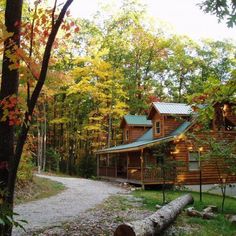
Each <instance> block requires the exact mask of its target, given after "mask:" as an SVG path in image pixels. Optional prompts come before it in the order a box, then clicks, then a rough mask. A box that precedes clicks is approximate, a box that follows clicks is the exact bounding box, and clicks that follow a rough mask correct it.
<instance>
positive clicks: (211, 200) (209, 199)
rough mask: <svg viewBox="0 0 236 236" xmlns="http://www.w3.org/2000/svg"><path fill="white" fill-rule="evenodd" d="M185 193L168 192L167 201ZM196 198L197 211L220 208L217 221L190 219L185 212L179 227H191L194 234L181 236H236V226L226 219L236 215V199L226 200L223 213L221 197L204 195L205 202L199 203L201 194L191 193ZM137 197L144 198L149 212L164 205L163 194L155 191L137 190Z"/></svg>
mask: <svg viewBox="0 0 236 236" xmlns="http://www.w3.org/2000/svg"><path fill="white" fill-rule="evenodd" d="M185 193H189V192H183V191H167V201H171V200H173V199H175V198H177V197H179V196H181V195H183V194H185ZM190 193H191V194H192V196H193V197H194V204H193V206H194V207H195V208H196V209H197V210H200V211H201V210H202V209H203V208H204V207H205V206H207V205H216V206H218V209H219V212H218V214H217V217H216V218H215V219H211V220H204V219H202V218H195V217H189V216H187V215H186V213H185V212H183V213H182V214H181V215H180V216H179V217H178V218H177V220H176V222H175V225H176V226H177V227H185V226H188V227H189V226H190V227H191V228H192V229H194V230H193V232H191V231H190V232H189V233H187V234H181V235H199V236H211V235H212V236H214V235H215V236H219V235H225V236H233V235H234V236H235V235H236V226H235V225H231V223H230V222H229V221H228V220H227V219H226V217H225V216H226V215H227V214H236V199H234V198H226V202H225V209H224V212H223V213H221V210H220V209H221V208H220V207H221V197H220V196H217V195H213V194H207V193H204V194H203V201H202V202H200V201H199V193H196V192H190ZM133 194H134V196H135V197H140V198H143V201H144V206H145V208H147V209H149V210H156V208H155V206H156V204H161V203H162V192H161V191H154V190H145V191H144V190H136V191H134V192H133Z"/></svg>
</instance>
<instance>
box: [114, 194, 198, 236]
mask: <svg viewBox="0 0 236 236" xmlns="http://www.w3.org/2000/svg"><path fill="white" fill-rule="evenodd" d="M192 203H193V197H192V196H191V195H190V194H186V195H184V196H181V197H178V198H177V199H175V200H174V201H172V202H170V203H169V204H167V205H165V206H163V207H162V208H161V209H160V210H158V211H156V212H155V213H154V214H152V215H151V216H149V217H147V218H145V219H143V220H138V221H134V222H131V223H125V224H122V225H119V226H118V227H117V229H116V231H115V233H114V236H124V235H125V236H152V235H157V234H159V233H161V232H162V231H163V230H164V229H166V228H167V227H168V226H169V225H170V224H171V223H172V222H173V221H174V220H175V218H176V217H177V215H178V214H179V213H180V212H181V211H182V210H183V208H184V207H185V206H186V205H188V204H192Z"/></svg>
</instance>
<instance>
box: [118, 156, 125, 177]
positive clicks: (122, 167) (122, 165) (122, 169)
mask: <svg viewBox="0 0 236 236" xmlns="http://www.w3.org/2000/svg"><path fill="white" fill-rule="evenodd" d="M117 177H118V178H122V179H126V178H127V158H126V157H125V156H119V157H118V158H117Z"/></svg>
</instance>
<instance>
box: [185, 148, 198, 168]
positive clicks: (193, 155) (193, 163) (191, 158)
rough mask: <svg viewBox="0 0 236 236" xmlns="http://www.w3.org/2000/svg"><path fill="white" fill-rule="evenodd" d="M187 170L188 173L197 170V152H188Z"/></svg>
mask: <svg viewBox="0 0 236 236" xmlns="http://www.w3.org/2000/svg"><path fill="white" fill-rule="evenodd" d="M188 169H189V170H190V171H193V170H199V152H189V154H188Z"/></svg>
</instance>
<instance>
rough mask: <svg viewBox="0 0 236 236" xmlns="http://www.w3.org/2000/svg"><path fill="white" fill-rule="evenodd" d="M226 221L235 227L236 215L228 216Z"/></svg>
mask: <svg viewBox="0 0 236 236" xmlns="http://www.w3.org/2000/svg"><path fill="white" fill-rule="evenodd" d="M228 220H229V222H230V223H231V224H233V225H236V215H231V216H229V217H228Z"/></svg>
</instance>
